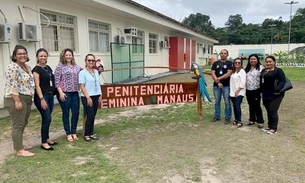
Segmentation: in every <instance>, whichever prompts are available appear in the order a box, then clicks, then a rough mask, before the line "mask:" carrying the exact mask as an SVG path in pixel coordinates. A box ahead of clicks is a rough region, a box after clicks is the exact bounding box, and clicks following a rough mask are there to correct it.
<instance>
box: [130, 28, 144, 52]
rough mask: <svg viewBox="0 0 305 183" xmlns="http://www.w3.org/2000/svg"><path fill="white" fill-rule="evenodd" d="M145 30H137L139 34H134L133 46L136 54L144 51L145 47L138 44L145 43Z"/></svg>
mask: <svg viewBox="0 0 305 183" xmlns="http://www.w3.org/2000/svg"><path fill="white" fill-rule="evenodd" d="M144 38H145V37H144V31H139V30H138V31H137V36H132V41H131V42H132V44H133V45H135V46H132V53H134V54H142V53H144V47H142V46H141V47H140V46H137V44H142V45H144V40H145V39H144Z"/></svg>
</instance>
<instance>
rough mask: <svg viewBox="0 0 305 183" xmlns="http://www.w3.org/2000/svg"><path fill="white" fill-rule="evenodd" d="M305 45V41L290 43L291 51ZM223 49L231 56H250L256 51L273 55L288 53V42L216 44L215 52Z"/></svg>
mask: <svg viewBox="0 0 305 183" xmlns="http://www.w3.org/2000/svg"><path fill="white" fill-rule="evenodd" d="M302 46H305V43H300V44H294V43H292V44H290V45H289V51H291V50H293V49H295V48H298V47H302ZM222 49H227V50H228V51H229V58H232V59H234V58H236V57H240V56H241V54H244V55H245V56H246V57H248V56H249V55H250V54H253V53H256V54H259V55H262V56H265V55H272V54H274V53H279V52H286V53H288V44H272V45H271V44H249V45H215V46H214V53H215V54H216V55H217V54H218V53H220V51H221V50H222Z"/></svg>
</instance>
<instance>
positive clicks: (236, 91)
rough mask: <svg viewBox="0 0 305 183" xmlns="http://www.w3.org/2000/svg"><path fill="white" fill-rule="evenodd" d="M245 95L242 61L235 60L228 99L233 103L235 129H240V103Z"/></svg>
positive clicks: (244, 75)
mask: <svg viewBox="0 0 305 183" xmlns="http://www.w3.org/2000/svg"><path fill="white" fill-rule="evenodd" d="M245 94H246V72H245V71H244V69H243V68H242V61H241V59H240V58H236V59H234V61H233V72H232V75H231V77H230V97H231V100H232V103H233V110H234V117H235V120H234V122H233V124H236V126H237V128H239V127H242V126H243V123H242V122H241V102H242V101H243V98H244V96H245Z"/></svg>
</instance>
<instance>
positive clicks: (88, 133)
mask: <svg viewBox="0 0 305 183" xmlns="http://www.w3.org/2000/svg"><path fill="white" fill-rule="evenodd" d="M85 62H86V69H84V70H82V71H80V73H79V85H80V89H81V91H82V93H81V100H82V103H83V106H84V113H85V115H86V116H87V118H86V121H85V125H84V140H85V141H86V142H90V141H91V140H98V139H99V138H98V136H96V135H94V133H93V131H94V120H95V115H96V112H97V109H98V104H99V102H101V99H102V98H101V93H102V92H101V86H100V79H99V73H98V71H97V70H96V69H94V67H95V56H94V55H93V54H88V55H87V56H86V58H85Z"/></svg>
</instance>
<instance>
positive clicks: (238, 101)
mask: <svg viewBox="0 0 305 183" xmlns="http://www.w3.org/2000/svg"><path fill="white" fill-rule="evenodd" d="M243 98H244V96H241V95H239V96H238V97H231V100H232V103H233V110H234V117H235V120H236V121H237V122H239V123H240V122H241V107H240V106H241V103H242V101H243Z"/></svg>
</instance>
